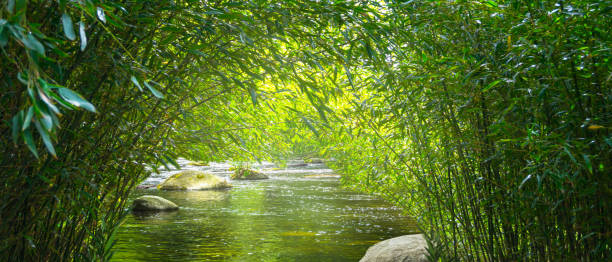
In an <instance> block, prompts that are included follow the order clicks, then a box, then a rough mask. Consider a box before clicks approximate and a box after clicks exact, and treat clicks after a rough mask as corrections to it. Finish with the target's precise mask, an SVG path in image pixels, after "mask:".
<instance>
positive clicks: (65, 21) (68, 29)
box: [62, 13, 76, 41]
mask: <svg viewBox="0 0 612 262" xmlns="http://www.w3.org/2000/svg"><path fill="white" fill-rule="evenodd" d="M62 25H63V27H64V34H65V35H66V38H68V39H70V40H71V41H74V40H76V34H75V33H74V27H73V24H72V18H70V15H68V14H67V13H64V14H63V15H62Z"/></svg>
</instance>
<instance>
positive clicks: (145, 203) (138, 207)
mask: <svg viewBox="0 0 612 262" xmlns="http://www.w3.org/2000/svg"><path fill="white" fill-rule="evenodd" d="M178 208H179V207H178V206H177V205H176V204H175V203H173V202H172V201H170V200H168V199H165V198H162V197H158V196H150V195H144V196H141V197H138V198H136V199H134V202H133V203H132V210H133V211H134V212H151V211H173V210H177V209H178Z"/></svg>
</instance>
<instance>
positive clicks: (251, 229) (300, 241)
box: [113, 160, 417, 261]
mask: <svg viewBox="0 0 612 262" xmlns="http://www.w3.org/2000/svg"><path fill="white" fill-rule="evenodd" d="M179 163H180V164H181V166H182V169H183V170H186V169H196V170H203V171H207V172H211V173H214V174H216V175H219V176H222V177H226V178H227V177H228V176H229V174H230V172H229V171H228V169H229V167H230V166H229V165H228V164H219V163H213V164H211V166H208V167H196V166H190V165H188V164H187V163H188V161H186V160H182V161H180V162H179ZM290 164H294V165H299V164H300V163H298V162H294V163H290ZM254 168H256V169H260V170H262V171H263V172H264V173H266V174H267V175H268V176H270V179H268V180H258V181H231V183H232V184H233V185H234V187H233V188H231V189H229V190H223V191H159V190H156V189H142V190H137V191H136V192H135V193H134V194H133V195H132V196H131V199H130V201H131V200H132V199H134V198H136V197H138V196H141V195H145V194H147V195H158V196H161V197H163V198H166V199H168V200H171V201H173V202H175V203H176V204H178V205H179V206H181V209H180V210H179V211H176V212H168V213H158V214H156V215H153V216H135V215H130V216H129V217H128V218H127V220H126V221H125V223H124V224H123V225H122V226H121V228H120V229H119V232H118V234H117V244H116V246H115V249H114V251H115V252H116V253H115V255H114V257H113V259H114V260H115V261H358V260H359V258H361V257H362V256H363V254H364V253H365V251H366V249H367V248H368V247H369V246H371V245H373V244H375V243H376V242H378V241H380V240H383V239H387V238H391V237H396V236H400V235H405V234H410V233H414V232H416V231H417V229H416V228H415V225H414V223H413V221H412V220H411V219H409V218H408V217H406V216H404V215H402V213H401V211H400V210H399V209H398V208H395V207H393V206H391V205H389V204H388V203H386V202H384V201H381V200H380V199H378V198H376V197H372V196H368V195H364V194H359V193H355V192H351V191H348V190H346V189H342V188H341V187H340V183H339V181H338V178H337V177H329V176H326V177H309V176H310V175H313V174H324V175H330V174H331V172H332V171H331V170H330V169H327V168H326V167H325V166H324V165H323V164H308V165H307V166H299V167H289V168H287V169H282V170H278V169H275V168H274V166H273V165H272V164H271V163H263V164H260V165H255V166H254ZM176 172H178V171H176V170H174V171H168V172H162V173H161V174H154V175H152V176H151V177H150V178H149V179H147V180H146V181H145V182H144V183H143V184H147V185H154V184H157V183H159V182H161V181H163V180H164V179H165V178H166V177H168V176H170V175H172V174H174V173H176ZM228 179H229V178H228Z"/></svg>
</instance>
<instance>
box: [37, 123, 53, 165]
mask: <svg viewBox="0 0 612 262" xmlns="http://www.w3.org/2000/svg"><path fill="white" fill-rule="evenodd" d="M34 126H36V129H37V130H38V134H40V137H41V138H42V140H43V144H44V145H45V147H46V148H47V151H49V153H50V154H51V155H52V156H53V157H56V158H57V155H56V153H55V148H54V147H53V142H51V138H50V137H49V133H48V131H47V130H46V129H44V128H42V127H41V126H40V124H38V121H35V122H34Z"/></svg>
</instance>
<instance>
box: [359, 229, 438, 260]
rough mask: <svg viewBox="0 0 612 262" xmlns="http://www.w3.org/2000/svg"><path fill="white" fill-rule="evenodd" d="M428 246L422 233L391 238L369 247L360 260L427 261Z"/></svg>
mask: <svg viewBox="0 0 612 262" xmlns="http://www.w3.org/2000/svg"><path fill="white" fill-rule="evenodd" d="M426 247H427V242H426V241H425V238H424V237H423V235H422V234H416V235H405V236H401V237H396V238H391V239H387V240H385V241H382V242H378V243H377V244H376V245H373V246H371V247H370V248H368V251H367V252H366V254H365V256H363V258H361V260H359V262H400V261H401V262H427V250H426V249H425V248H426Z"/></svg>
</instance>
